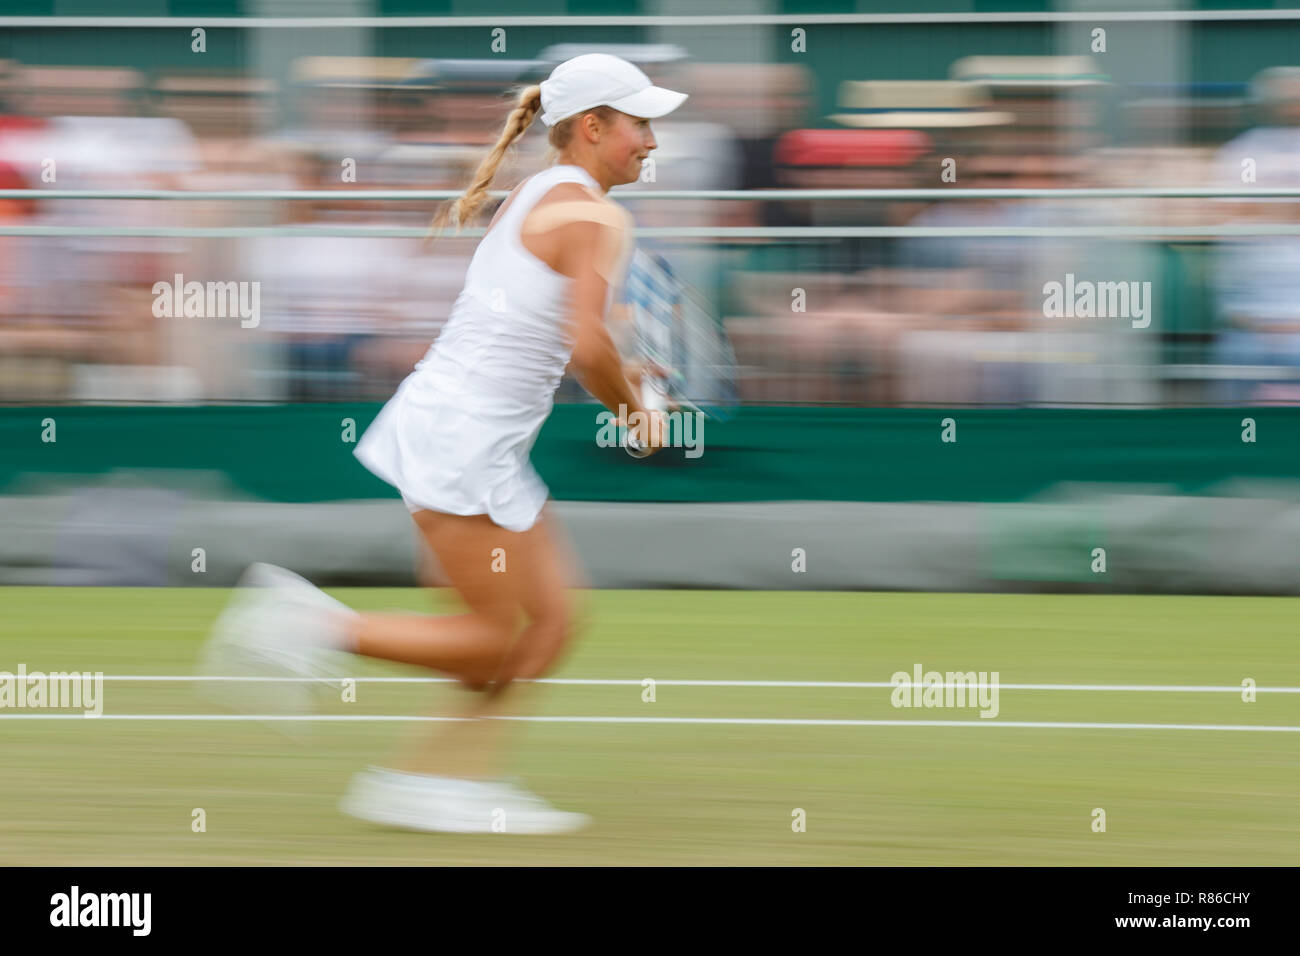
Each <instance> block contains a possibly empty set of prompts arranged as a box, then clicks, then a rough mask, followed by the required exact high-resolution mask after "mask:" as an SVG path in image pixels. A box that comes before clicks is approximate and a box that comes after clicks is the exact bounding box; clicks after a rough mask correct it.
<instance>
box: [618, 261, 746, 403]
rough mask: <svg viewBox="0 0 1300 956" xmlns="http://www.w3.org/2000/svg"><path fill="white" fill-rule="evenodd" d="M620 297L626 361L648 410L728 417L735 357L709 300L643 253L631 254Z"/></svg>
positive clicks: (733, 396) (665, 263) (733, 394)
mask: <svg viewBox="0 0 1300 956" xmlns="http://www.w3.org/2000/svg"><path fill="white" fill-rule="evenodd" d="M623 298H624V303H625V305H626V307H627V318H628V320H629V322H630V326H631V328H630V330H629V331H630V333H631V334H630V340H631V341H630V342H629V343H627V347H626V348H627V353H630V354H627V357H630V358H631V359H632V361H633V362H635V363H636V364H638V365H640V366H641V368H642V376H641V392H642V401H643V404H644V405H645V406H646V408H650V409H660V410H671V409H674V408H680V409H682V410H683V411H688V412H697V413H699V414H702V415H704V416H705V417H706V418H709V419H712V420H714V421H726V420H728V419H729V418H731V417H732V415H734V414H735V410H736V405H737V387H736V356H735V352H734V351H733V350H732V347H731V342H730V341H729V340H728V339H727V335H726V332H725V331H724V330H723V327H722V322H721V320H719V318H718V316H717V313H716V312H715V310H714V309H713V308H712V306H711V305H710V304H709V301H708V300H707V299H706V298H705V297H704V296H703V295H701V294H700V292H699V291H698V290H697V289H695V288H694V287H692V286H691V285H690V284H689V283H687V282H684V281H683V280H682V279H681V278H680V277H679V276H678V275H677V274H676V273H675V272H674V271H673V268H672V266H670V265H669V264H668V260H667V259H665V258H664V257H663V256H662V255H660V254H658V253H656V252H653V251H651V250H649V249H646V248H637V249H636V250H635V251H634V252H633V254H632V258H631V260H630V262H629V264H628V270H627V277H626V280H625V282H624V296H623ZM625 354H626V353H625Z"/></svg>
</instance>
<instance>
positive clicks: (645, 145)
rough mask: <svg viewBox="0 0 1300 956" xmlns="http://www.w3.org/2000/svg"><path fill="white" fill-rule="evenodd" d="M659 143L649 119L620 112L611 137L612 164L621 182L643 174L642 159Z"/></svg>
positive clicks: (633, 179) (634, 179)
mask: <svg viewBox="0 0 1300 956" xmlns="http://www.w3.org/2000/svg"><path fill="white" fill-rule="evenodd" d="M658 145H659V144H658V143H656V142H655V135H654V133H652V132H651V131H650V121H649V120H648V119H642V118H641V117H639V116H629V115H628V114H627V113H619V114H618V122H617V123H615V124H614V129H613V135H612V136H611V137H610V139H609V159H610V165H611V166H612V167H613V168H614V170H615V171H616V172H617V173H618V174H619V176H620V177H621V178H620V179H619V182H623V183H630V182H635V181H636V179H637V177H639V176H640V175H641V162H642V160H644V159H645V158H646V157H647V156H649V155H650V151H651V150H652V149H656V148H657V147H658Z"/></svg>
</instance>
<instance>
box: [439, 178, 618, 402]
mask: <svg viewBox="0 0 1300 956" xmlns="http://www.w3.org/2000/svg"><path fill="white" fill-rule="evenodd" d="M557 183H582V184H584V185H587V186H590V187H592V188H593V189H595V190H596V191H597V192H599V190H600V184H599V183H597V182H596V180H595V179H594V178H593V177H592V176H591V174H590V173H588V172H587V171H586V170H585V169H583V168H582V167H581V166H568V165H562V166H551V167H549V168H547V169H545V170H543V171H542V172H540V173H538V174H537V175H535V176H533V177H532V178H531V179H529V180H527V181H526V182H525V183H524V184H523V185H522V186H521V187H520V189H519V192H518V194H517V195H516V196H515V197H514V199H513V200H512V201H511V202H510V206H509V208H507V209H506V211H505V212H504V213H503V214H502V216H501V219H500V220H498V221H497V223H496V224H495V225H494V226H493V227H492V228H491V229H490V230H489V231H488V233H487V235H486V236H484V237H483V239H482V241H480V242H479V245H478V248H477V249H475V250H474V256H473V258H472V259H471V260H470V264H469V270H468V271H467V273H466V276H465V288H464V289H463V290H462V291H461V293H460V295H459V296H458V297H457V299H456V304H455V305H454V306H453V307H452V311H451V316H450V317H449V318H448V320H447V324H446V325H445V326H444V327H443V329H442V331H441V333H440V334H439V336H438V338H437V340H435V342H434V343H433V345H432V346H431V347H430V348H429V351H428V352H427V353H426V354H425V356H424V358H422V359H421V360H420V361H419V362H418V363H417V364H416V366H415V372H416V374H417V377H418V378H420V379H421V380H422V382H423V383H427V384H433V383H434V382H436V383H437V390H438V391H439V392H441V393H442V396H443V398H444V399H445V400H448V401H451V402H453V403H454V404H456V405H458V406H459V407H461V408H464V409H466V410H468V411H480V412H486V411H493V412H499V413H505V414H509V413H515V414H526V413H532V414H534V415H535V414H537V413H539V412H540V413H541V415H542V417H543V418H545V416H546V414H548V413H549V411H550V407H551V402H552V400H553V398H554V395H555V390H556V389H557V388H558V387H559V384H560V380H561V379H562V378H563V376H564V369H565V367H566V366H567V365H568V364H569V359H570V358H571V356H572V353H573V345H574V342H573V341H572V339H571V338H570V336H571V334H572V333H571V331H570V329H569V326H570V323H571V301H570V297H571V288H572V283H573V279H572V278H571V277H569V276H565V275H561V274H560V273H558V272H556V271H555V270H554V269H552V268H551V267H550V266H548V265H547V264H546V263H545V262H543V261H542V260H541V259H539V258H538V257H537V256H535V255H533V254H532V253H531V252H529V251H528V250H527V249H526V248H524V245H523V243H522V241H521V240H520V226H521V225H522V224H523V221H524V217H525V216H527V215H528V213H529V211H530V210H531V209H532V208H533V206H534V205H535V204H536V203H537V201H538V200H539V199H541V198H542V197H543V196H544V195H546V193H547V192H548V191H549V190H550V189H551V187H553V186H555V185H556V184H557ZM613 296H614V288H613V287H612V286H611V288H610V290H609V293H608V295H607V297H606V302H605V306H606V310H607V311H608V308H609V306H610V304H612V301H613Z"/></svg>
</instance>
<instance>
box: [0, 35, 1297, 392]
mask: <svg viewBox="0 0 1300 956" xmlns="http://www.w3.org/2000/svg"><path fill="white" fill-rule="evenodd" d="M599 49H602V50H605V51H607V52H614V53H617V54H619V55H622V56H624V57H625V58H627V59H630V60H633V61H634V62H637V63H638V64H639V65H640V66H641V67H642V68H643V69H644V70H646V72H647V73H649V74H650V75H651V76H652V78H654V79H655V80H656V81H657V82H661V83H663V84H664V85H668V86H671V87H673V88H675V89H680V90H683V91H686V92H689V93H690V94H691V96H690V99H689V100H688V101H687V103H686V104H685V106H683V108H681V109H680V110H678V111H677V112H676V113H674V114H672V115H671V116H669V117H666V118H664V119H662V120H658V121H656V122H655V124H654V131H655V135H656V138H657V139H658V143H659V147H658V149H657V150H656V151H655V153H654V154H653V164H652V165H648V166H647V168H646V170H645V173H644V175H643V181H641V182H638V183H635V184H631V185H628V186H623V187H617V188H616V189H615V190H614V191H613V193H612V195H613V198H615V199H617V200H618V201H620V202H624V203H626V204H627V205H628V208H629V209H631V211H632V212H633V214H634V216H635V217H636V220H637V222H638V224H639V225H640V226H643V227H669V228H674V227H688V226H734V227H782V226H826V227H862V226H867V227H909V228H910V229H912V230H913V231H912V232H903V233H895V234H889V235H866V236H861V235H859V236H822V237H802V236H801V237H798V238H788V237H779V236H772V235H764V234H762V232H761V231H759V230H755V232H754V234H748V235H744V236H740V237H737V238H728V239H726V240H707V241H701V240H691V241H689V242H687V241H682V242H677V243H674V244H673V246H672V247H670V248H671V251H670V255H672V256H673V257H674V258H675V260H676V261H677V262H678V264H679V265H680V268H681V271H682V272H683V273H684V274H685V275H686V276H687V277H689V278H690V279H691V280H692V281H693V282H694V284H696V285H697V286H698V287H699V288H700V289H701V290H702V291H703V292H704V293H705V295H706V296H707V297H708V298H709V299H710V300H711V301H712V302H713V303H714V304H715V306H716V308H717V311H718V315H719V321H720V323H721V324H722V325H723V327H724V328H725V330H726V332H727V334H728V336H729V337H730V339H731V341H732V344H733V346H734V350H735V353H736V357H737V362H738V364H739V366H740V387H741V397H742V399H743V400H745V401H750V402H778V403H804V402H808V403H827V404H872V405H916V404H941V405H960V404H989V405H1030V404H1041V405H1055V404H1061V405H1074V404H1082V405H1160V404H1199V403H1221V402H1242V403H1263V404H1268V403H1291V402H1297V401H1300V295H1297V294H1293V293H1292V289H1293V288H1294V287H1296V286H1300V236H1276V235H1275V236H1267V237H1258V236H1251V235H1246V234H1242V233H1245V232H1248V230H1247V229H1243V228H1242V227H1257V226H1267V225H1270V224H1274V225H1275V224H1291V225H1296V224H1300V201H1295V200H1285V199H1267V198H1256V197H1246V198H1233V199H1212V200H1211V199H1196V198H1158V197H1150V196H1138V197H1133V198H1115V199H1106V200H1104V201H1099V200H1097V199H1070V198H1060V197H1054V198H1051V199H1042V198H1034V199H1025V198H988V199H984V198H980V199H975V200H971V199H940V200H936V199H933V198H928V197H927V198H923V199H916V198H892V197H891V198H877V197H873V198H869V199H853V200H844V199H829V198H828V199H814V200H800V201H786V200H781V201H770V200H759V199H746V200H740V201H737V200H708V201H701V200H689V201H685V200H672V199H657V198H654V196H653V193H654V192H655V191H656V190H663V189H669V190H703V189H728V190H766V189H773V188H780V189H841V188H847V189H871V190H881V189H936V190H939V189H943V190H950V189H984V188H1048V189H1064V188H1102V187H1105V188H1110V187H1118V188H1132V189H1137V190H1149V189H1153V188H1169V187H1208V188H1223V189H1233V188H1255V189H1267V188H1276V187H1286V188H1291V187H1300V70H1297V69H1292V68H1288V67H1285V66H1279V67H1276V68H1273V69H1269V70H1266V71H1264V72H1263V73H1261V74H1260V75H1258V76H1255V77H1250V78H1245V79H1243V81H1242V82H1241V83H1239V84H1217V85H1215V86H1214V88H1212V89H1210V88H1200V87H1198V86H1197V85H1195V84H1187V85H1183V86H1174V87H1169V88H1163V87H1162V88H1117V87H1116V85H1115V84H1113V83H1111V82H1110V80H1109V79H1108V78H1107V77H1106V76H1105V75H1103V74H1102V72H1101V69H1100V67H1099V66H1098V64H1097V63H1096V62H1095V61H1094V60H1093V59H1092V58H1089V57H1078V56H1071V57H1003V56H999V57H989V56H974V57H966V58H963V59H959V60H957V61H956V62H954V63H952V64H951V66H950V68H949V75H948V77H947V78H945V79H942V80H932V81H925V82H901V81H873V80H870V79H863V80H861V81H854V82H845V83H843V84H841V85H840V87H839V89H837V90H836V91H835V98H836V100H837V103H838V106H837V109H836V111H835V112H833V113H832V114H830V115H827V116H817V115H814V108H813V104H814V103H815V102H816V99H817V98H816V95H815V94H816V90H815V89H814V82H815V81H814V77H813V76H812V75H811V74H810V72H809V71H808V70H807V68H805V67H803V66H802V65H798V64H778V63H772V64H740V63H726V64H724V63H701V62H697V61H691V60H688V59H687V58H686V57H685V54H684V52H683V51H681V50H680V49H678V48H675V47H671V46H666V45H637V46H629V47H610V46H603V47H600V48H599ZM581 52H587V48H577V47H573V48H569V47H557V48H552V49H550V50H548V51H544V52H543V54H542V55H541V56H540V57H539V58H538V59H535V60H514V61H512V60H505V59H493V60H473V59H466V60H416V59H394V58H373V57H304V58H301V59H298V60H296V61H294V62H293V64H292V70H291V81H290V83H289V84H288V86H287V88H286V87H283V86H282V85H281V84H278V83H276V82H274V81H272V80H269V79H264V78H256V77H249V76H243V75H234V74H217V73H204V74H189V73H186V74H166V73H164V74H158V73H146V72H144V71H136V70H131V69H116V68H114V69H102V68H88V67H58V68H55V67H32V66H25V65H23V64H20V63H13V62H8V63H0V189H8V190H13V189H32V190H50V189H69V190H114V191H121V190H152V189H167V190H192V191H197V190H316V191H321V192H323V193H326V194H328V193H338V194H339V196H338V198H337V199H336V198H332V197H330V196H328V195H326V196H325V197H323V198H317V199H312V200H309V201H307V200H285V199H283V198H258V199H244V200H238V201H232V200H223V199H203V198H196V199H189V198H186V199H184V200H166V201H163V200H154V199H147V198H137V199H92V200H88V199H84V198H81V199H76V200H67V199H57V198H51V199H40V200H39V201H34V200H33V199H31V198H30V197H27V198H10V199H0V402H5V403H13V402H23V403H28V402H35V403H45V402H48V403H59V402H154V401H158V402H235V401H316V400H349V399H365V400H374V401H379V400H383V399H385V398H387V397H388V395H389V394H391V392H392V389H393V387H394V386H395V385H396V384H397V383H398V382H399V381H400V380H401V379H402V378H403V377H404V376H405V375H406V374H407V372H409V370H410V368H411V367H412V365H413V364H414V363H415V362H416V361H417V360H418V359H419V358H420V357H421V355H423V353H424V352H425V350H426V349H427V348H428V346H429V343H430V342H431V341H432V340H433V339H434V338H435V337H436V335H437V333H438V331H439V329H440V328H441V326H442V324H443V322H444V321H445V319H446V317H447V316H448V314H449V313H450V310H451V307H452V304H453V303H454V301H455V299H456V296H457V294H458V293H459V291H460V288H461V284H462V281H463V277H464V271H465V267H466V265H467V263H468V260H469V257H470V255H471V254H472V252H473V248H474V244H475V240H474V239H472V238H455V237H444V238H442V239H441V240H439V241H438V242H437V243H436V244H435V245H434V246H433V247H432V248H430V247H429V246H428V245H426V244H425V243H423V242H422V241H421V240H420V239H414V238H388V237H384V236H382V235H375V236H363V237H338V236H329V235H307V234H296V231H295V228H294V227H298V226H304V225H311V226H316V227H319V229H320V230H324V229H326V228H327V227H330V226H348V227H362V228H365V227H373V228H375V229H377V230H378V229H381V228H382V227H414V228H422V227H424V226H426V225H427V224H428V222H429V220H430V218H431V214H432V212H433V211H434V206H433V204H431V203H429V202H427V201H391V200H390V201H354V200H351V199H349V198H347V197H346V194H347V193H349V192H352V191H356V190H358V189H366V190H369V189H390V190H391V189H456V188H461V187H463V186H464V185H465V184H466V183H467V181H468V179H469V177H470V175H471V173H472V172H473V170H474V168H475V167H476V166H477V164H478V161H479V160H480V159H481V157H482V156H483V154H484V152H485V151H486V150H487V148H488V147H489V146H490V145H491V144H492V143H493V142H494V141H495V140H496V138H497V136H498V134H499V132H500V129H501V124H502V122H503V120H504V118H505V116H506V113H507V112H508V111H509V108H510V106H511V102H510V100H509V99H508V98H507V91H508V90H510V89H512V88H515V89H517V88H518V87H520V86H522V85H524V84H527V83H534V82H538V81H539V80H540V79H542V78H544V77H545V76H546V74H547V73H549V71H550V69H551V68H553V66H554V65H555V64H556V63H558V62H560V61H561V60H563V59H566V58H568V57H569V56H573V55H576V54H577V53H581ZM548 160H549V156H548V146H547V143H546V137H545V127H544V126H543V125H542V124H541V122H540V121H537V122H536V123H535V126H534V128H533V129H530V130H529V131H528V133H527V134H526V135H525V136H524V138H523V139H522V140H521V141H520V144H519V146H518V148H517V149H516V150H515V151H514V152H513V153H512V154H511V155H510V157H509V158H508V160H507V162H506V164H505V165H504V166H503V167H502V169H501V171H500V173H499V175H498V179H497V181H496V183H495V184H494V187H495V188H499V189H508V188H510V187H511V186H513V185H514V184H515V183H517V182H518V181H519V180H520V179H522V178H523V177H525V176H527V175H529V174H531V173H532V172H534V171H536V170H537V169H539V168H541V167H542V166H543V165H544V164H545V163H546V162H548ZM494 208H495V203H493V204H489V207H488V208H487V209H486V210H485V215H484V217H483V221H482V222H481V223H480V225H485V224H486V221H487V219H488V218H489V217H490V216H491V213H492V212H493V211H494ZM1207 225H1209V226H1215V227H1222V228H1223V234H1221V235H1212V236H1182V235H1179V234H1178V233H1177V229H1178V228H1180V227H1186V226H1207ZM14 226H21V227H27V226H41V227H57V228H55V229H52V230H47V231H46V232H47V234H41V235H31V234H26V235H12V234H9V235H5V234H3V233H4V232H6V231H9V232H12V229H7V228H6V227H14ZM1157 226H1159V227H1169V229H1168V230H1167V231H1162V230H1161V229H1153V228H1151V227H1157ZM138 227H150V228H151V229H153V230H154V231H165V227H188V228H191V229H204V230H214V232H215V234H213V235H210V236H194V235H161V236H157V235H149V236H140V235H131V234H129V231H130V230H131V229H132V228H138ZM160 227H164V228H160ZM273 227H275V228H278V231H271V232H259V231H258V230H266V229H269V228H273ZM950 227H963V228H964V229H965V230H966V231H965V232H964V233H962V234H960V235H942V234H939V235H934V234H925V233H924V232H923V231H922V230H925V229H935V228H938V229H944V228H950ZM1023 227H1050V228H1052V229H1054V230H1057V232H1056V233H1055V234H1053V235H1050V236H1046V237H1044V236H1023V235H1015V234H1014V232H1013V230H1015V229H1020V228H1023ZM1134 227H1142V229H1143V230H1145V232H1144V233H1142V232H1139V231H1138V230H1135V229H1134ZM115 230H116V231H119V232H126V233H128V234H125V235H115V234H113V233H114V231H115ZM221 230H225V231H226V232H225V233H224V234H222V233H221V232H220V231H221ZM1008 232H1012V234H1007V233H1008ZM1135 233H1137V234H1135ZM192 282H197V283H200V284H209V283H234V284H239V283H248V284H253V283H256V284H257V286H258V289H259V290H260V291H259V296H258V298H256V299H255V300H254V302H255V305H256V310H257V314H256V318H255V320H254V319H250V318H249V317H248V316H247V315H246V316H244V318H243V320H242V321H241V317H240V316H236V315H226V316H224V317H214V316H212V315H208V316H206V317H204V316H201V315H189V316H186V315H185V314H183V313H184V309H183V308H179V304H180V302H179V300H180V296H175V297H173V296H171V295H170V293H164V294H163V295H160V293H159V292H158V289H159V283H164V284H166V285H167V286H168V287H170V288H174V289H177V290H183V289H185V288H186V286H187V284H188V283H192ZM1052 283H1056V284H1059V285H1061V286H1063V287H1065V288H1066V289H1067V290H1074V289H1076V288H1079V289H1081V288H1084V287H1085V286H1090V287H1096V288H1099V289H1100V288H1105V287H1110V288H1112V289H1113V288H1114V286H1115V285H1116V284H1119V283H1123V284H1124V285H1125V287H1126V289H1127V288H1129V287H1131V288H1132V289H1133V292H1134V295H1133V298H1132V299H1129V298H1128V296H1127V295H1125V296H1124V297H1123V301H1120V300H1119V299H1117V298H1115V297H1114V296H1112V297H1111V299H1110V301H1109V303H1107V301H1106V298H1105V296H1102V295H1099V296H1098V298H1097V300H1096V307H1095V308H1092V309H1091V312H1092V314H1089V308H1088V307H1086V306H1085V305H1084V304H1083V303H1082V300H1081V301H1080V302H1079V303H1078V308H1076V307H1075V305H1076V303H1075V302H1074V301H1073V299H1072V298H1071V301H1070V302H1069V303H1068V304H1067V305H1066V307H1065V309H1064V311H1063V312H1062V311H1061V310H1059V309H1058V310H1057V313H1054V314H1049V313H1052V310H1053V305H1052V302H1051V300H1050V297H1049V296H1048V295H1047V291H1046V290H1047V288H1048V287H1049V285H1050V284H1052ZM1139 290H1144V294H1143V295H1142V296H1139V295H1138V291H1139ZM1296 291H1298V292H1300V289H1297V290H1296ZM1067 297H1070V295H1069V293H1068V292H1067ZM163 300H166V301H165V302H164V301H163ZM232 301H234V300H232ZM160 303H162V304H160ZM246 304H247V303H246ZM1107 304H1109V306H1110V307H1111V308H1110V309H1109V310H1108V309H1107V308H1106V305H1107ZM1117 305H1118V306H1121V308H1119V309H1118V310H1116V308H1115V307H1116V306H1117ZM171 306H178V307H177V308H171ZM1143 310H1145V315H1143ZM1144 323H1145V324H1144ZM580 394H581V393H580V390H578V389H577V387H576V385H574V383H571V382H566V385H565V392H564V397H572V398H576V397H579V396H580Z"/></svg>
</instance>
